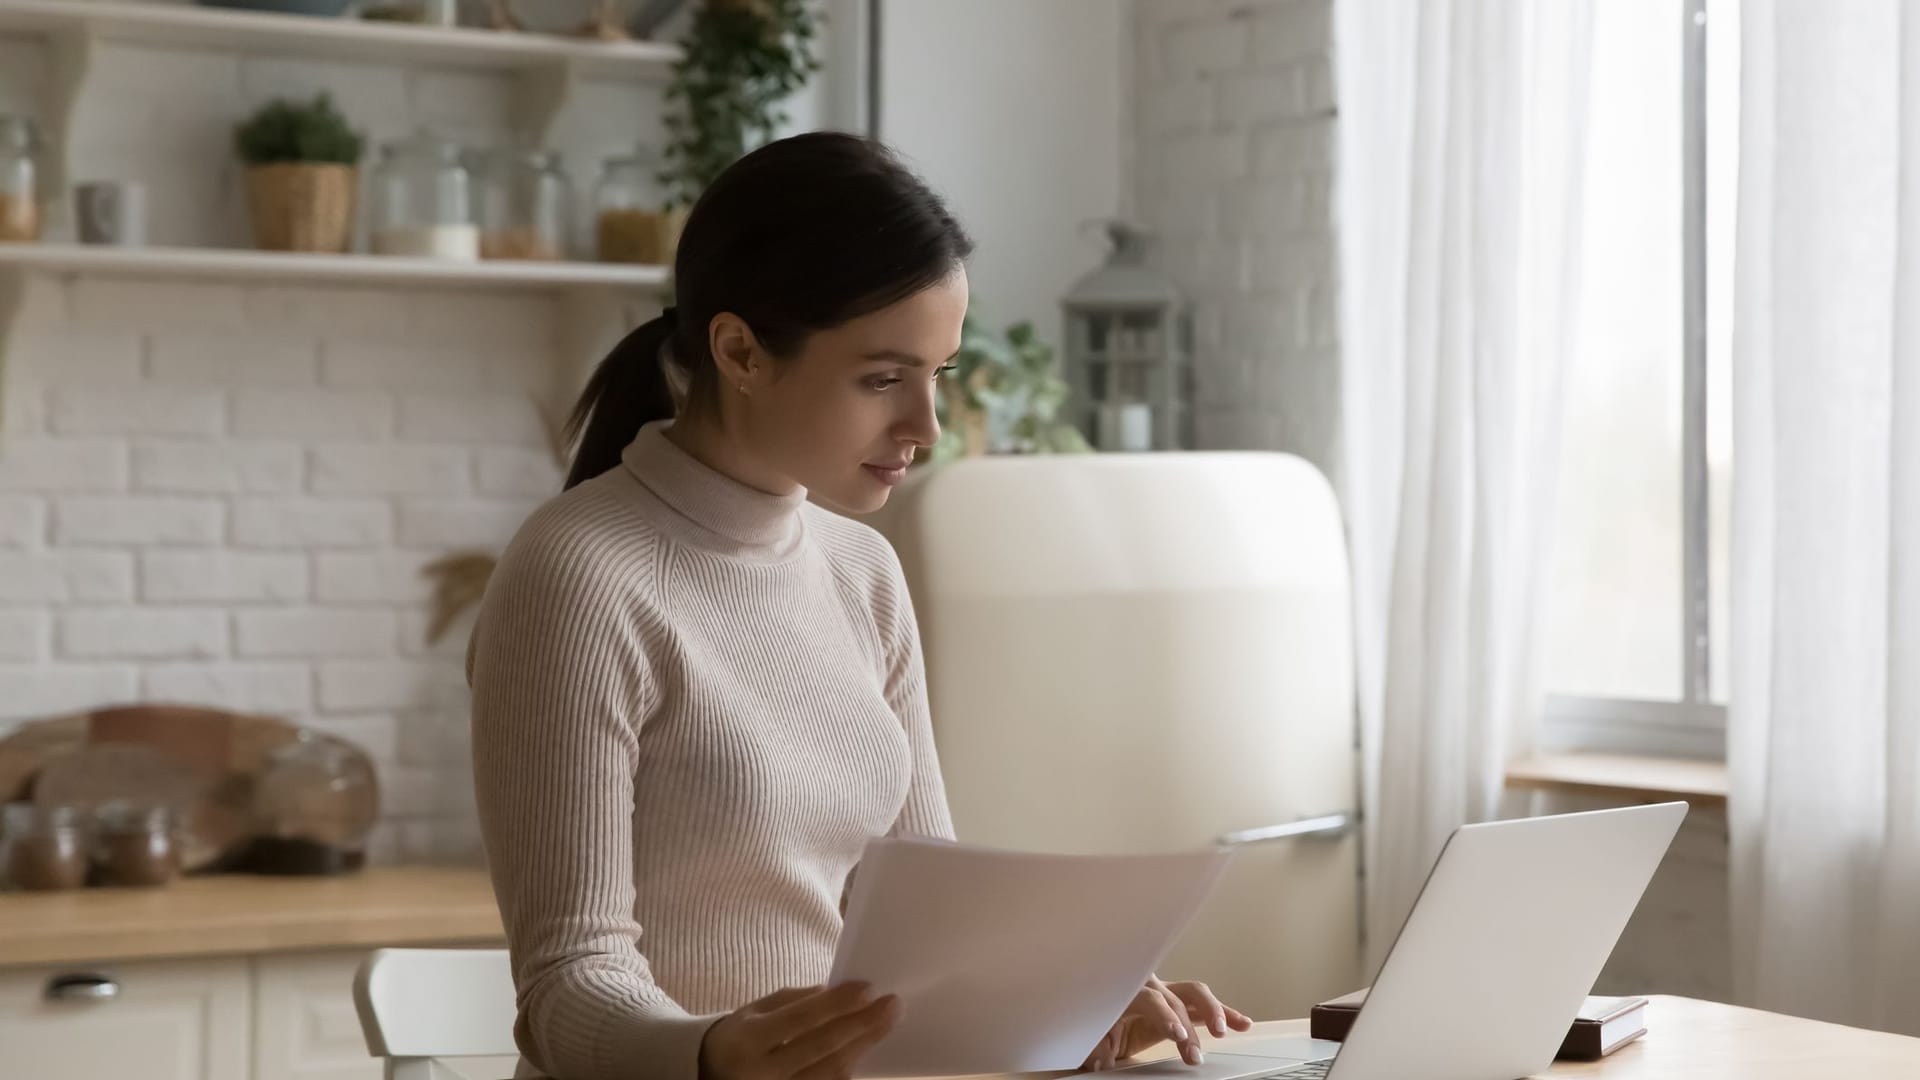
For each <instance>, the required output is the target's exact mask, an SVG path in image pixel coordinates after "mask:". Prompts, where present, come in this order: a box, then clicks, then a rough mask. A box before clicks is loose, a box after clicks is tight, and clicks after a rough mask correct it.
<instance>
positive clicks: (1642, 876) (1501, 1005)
mask: <svg viewBox="0 0 1920 1080" xmlns="http://www.w3.org/2000/svg"><path fill="white" fill-rule="evenodd" d="M1686 813H1687V804H1686V803H1684V802H1669V803H1659V804H1656V805H1653V806H1631V807H1624V808H1621V809H1617V810H1595V811H1591V812H1588V813H1580V814H1560V815H1555V816H1550V817H1536V818H1522V819H1519V820H1516V821H1492V822H1487V823H1485V824H1480V825H1466V826H1462V827H1461V828H1459V829H1457V830H1455V831H1454V833H1453V835H1452V836H1451V837H1450V838H1449V839H1448V840H1447V844H1446V846H1445V847H1444V848H1443V849H1442V850H1441V852H1440V857H1439V859H1437V860H1436V861H1435V863H1434V867H1433V870H1432V872H1431V873H1430V874H1429V875H1428V876H1427V881H1426V884H1425V886H1424V887H1423V888H1422V889H1421V891H1420V897H1419V900H1418V901H1417V902H1416V903H1415V904H1414V907H1413V911H1412V912H1411V913H1410V914H1409V915H1408V916H1407V920H1406V923H1405V924H1404V925H1403V926H1402V927H1401V928H1400V935H1399V937H1397V938H1396V939H1395V940H1394V943H1393V947H1392V949H1391V950H1390V951H1389V952H1388V954H1387V959H1386V962H1385V963H1384V964H1383V965H1382V966H1381V968H1380V975H1379V977H1378V978H1376V979H1375V980H1374V982H1373V987H1372V989H1371V990H1369V991H1368V993H1367V1000H1366V1004H1365V1005H1364V1006H1363V1007H1362V1008H1361V1010H1360V1015H1359V1016H1358V1017H1356V1018H1355V1019H1354V1023H1353V1028H1352V1030H1350V1031H1349V1032H1348V1034H1347V1038H1346V1042H1345V1044H1344V1045H1343V1046H1342V1047H1341V1048H1340V1053H1339V1055H1338V1056H1337V1057H1336V1058H1335V1059H1334V1063H1333V1069H1332V1071H1331V1072H1330V1073H1329V1074H1328V1080H1404V1078H1405V1077H1409V1076H1418V1077H1420V1078H1421V1080H1510V1078H1512V1077H1516V1076H1527V1075H1530V1074H1533V1073H1537V1072H1543V1071H1545V1070H1546V1068H1547V1067H1548V1066H1549V1065H1551V1064H1552V1062H1553V1055H1554V1052H1555V1051H1557V1050H1558V1049H1559V1048H1560V1043H1561V1040H1563V1039H1564V1038H1565V1037H1566V1034H1567V1025H1568V1024H1569V1023H1571V1022H1572V1020H1573V1017H1574V1014H1575V1013H1577V1012H1578V1011H1579V1009H1580V1002H1581V1000H1582V999H1583V998H1584V997H1586V995H1587V993H1588V992H1589V991H1590V990H1591V989H1592V987H1593V982H1594V980H1595V979H1596V978H1598V977H1599V975H1600V969H1601V968H1602V967H1603V966H1605V964H1606V962H1607V957H1608V955H1609V954H1611V953H1612V952H1613V946H1614V943H1615V942H1616V941H1618V940H1619V938H1620V933H1621V931H1622V930H1624V929H1626V925H1627V919H1628V918H1629V917H1630V916H1632V914H1633V910H1634V908H1635V907H1637V906H1638V905H1639V903H1640V897H1641V894H1642V893H1644V892H1645V891H1646V888H1647V882H1648V881H1649V880H1651V879H1652V877H1653V872H1654V869H1655V868H1656V867H1658V866H1659V865H1660V860H1661V858H1662V857H1663V856H1664V855H1665V854H1666V851H1667V846H1668V845H1669V844H1670V843H1672V841H1673V836H1674V833H1675V832H1677V831H1678V830H1679V828H1680V821H1681V819H1682V818H1684V817H1685V816H1686Z"/></svg>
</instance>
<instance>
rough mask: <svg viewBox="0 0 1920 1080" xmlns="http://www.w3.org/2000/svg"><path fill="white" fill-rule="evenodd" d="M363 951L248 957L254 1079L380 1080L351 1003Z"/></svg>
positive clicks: (377, 1065) (377, 1061)
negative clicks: (251, 997) (251, 989)
mask: <svg viewBox="0 0 1920 1080" xmlns="http://www.w3.org/2000/svg"><path fill="white" fill-rule="evenodd" d="M366 955H367V951H366V950H365V949H348V950H342V951H335V952H314V953H281V954H275V955H265V956H258V957H255V958H254V961H253V994H254V997H253V1018H254V1026H253V1080H380V1077H381V1075H382V1063H381V1061H380V1059H379V1058H376V1057H373V1056H371V1055H369V1054H368V1053H367V1041H366V1039H365V1038H363V1037H362V1036H361V1034H360V1016H359V1014H358V1013H357V1012H355V1011H354V1008H353V973H354V970H355V969H356V968H358V967H359V965H360V961H361V960H362V959H363V958H365V956H366Z"/></svg>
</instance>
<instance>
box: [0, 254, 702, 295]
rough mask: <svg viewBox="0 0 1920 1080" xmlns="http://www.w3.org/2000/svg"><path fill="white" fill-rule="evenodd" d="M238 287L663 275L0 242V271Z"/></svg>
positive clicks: (593, 267) (603, 281)
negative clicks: (179, 280) (184, 280)
mask: <svg viewBox="0 0 1920 1080" xmlns="http://www.w3.org/2000/svg"><path fill="white" fill-rule="evenodd" d="M8 270H19V271H28V272H37V273H54V274H104V275H112V276H121V277H142V278H200V279H214V280H225V281H244V282H284V283H292V284H298V283H306V284H351V285H416V286H448V287H459V288H497V289H532V290H539V291H560V290H567V289H581V288H608V289H627V290H636V291H646V292H661V291H664V290H665V289H666V288H667V281H668V276H669V275H668V269H667V267H664V266H639V265H631V264H625V263H582V262H521V261H513V260H506V259H489V260H482V261H479V262H449V261H445V260H439V259H413V258H403V257H400V256H395V255H305V254H292V253H285V252H277V251H250V250H220V249H211V248H155V247H146V248H116V247H87V246H82V245H78V244H0V271H8Z"/></svg>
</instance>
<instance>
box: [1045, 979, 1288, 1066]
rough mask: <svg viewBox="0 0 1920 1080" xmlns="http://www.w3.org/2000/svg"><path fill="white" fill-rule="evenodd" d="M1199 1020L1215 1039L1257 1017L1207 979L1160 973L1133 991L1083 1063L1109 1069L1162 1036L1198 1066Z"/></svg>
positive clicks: (1147, 1047)
mask: <svg viewBox="0 0 1920 1080" xmlns="http://www.w3.org/2000/svg"><path fill="white" fill-rule="evenodd" d="M1196 1024H1203V1025H1205V1026H1206V1029H1207V1030H1208V1031H1210V1032H1212V1033H1213V1034H1214V1036H1215V1037H1216V1038H1218V1037H1220V1036H1223V1035H1225V1034H1226V1033H1227V1031H1228V1030H1229V1029H1231V1030H1233V1031H1246V1030H1248V1029H1249V1028H1251V1027H1253V1021H1252V1020H1250V1019H1248V1018H1247V1017H1246V1016H1245V1015H1243V1014H1242V1013H1241V1012H1240V1011H1239V1010H1237V1009H1230V1008H1228V1007H1227V1006H1225V1005H1222V1004H1221V1003H1220V999H1219V998H1217V997H1214V996H1213V991H1211V990H1209V989H1207V984H1206V983H1198V982H1177V983H1164V982H1161V981H1160V980H1159V978H1158V977H1155V978H1151V979H1148V980H1147V985H1146V986H1144V987H1142V988H1141V990H1140V992H1139V993H1137V994H1135V995H1133V1001H1132V1002H1130V1003H1129V1004H1128V1005H1127V1011H1126V1012H1124V1013H1121V1014H1120V1019H1119V1020H1117V1021H1115V1022H1114V1025H1113V1029H1112V1030H1111V1031H1108V1032H1107V1035H1106V1037H1105V1038H1103V1039H1101V1040H1100V1045H1098V1046H1096V1047H1094V1048H1093V1053H1091V1054H1088V1055H1087V1060H1086V1061H1084V1062H1082V1063H1081V1065H1080V1068H1082V1069H1083V1070H1088V1071H1093V1072H1098V1071H1100V1070H1103V1069H1111V1068H1113V1066H1114V1063H1115V1062H1118V1061H1124V1060H1125V1059H1127V1058H1130V1057H1133V1056H1134V1055H1135V1054H1138V1053H1141V1052H1142V1051H1145V1050H1148V1049H1151V1048H1152V1047H1154V1046H1156V1045H1158V1044H1159V1042H1160V1041H1161V1040H1162V1039H1172V1040H1173V1041H1174V1042H1176V1043H1179V1044H1180V1058H1181V1060H1182V1061H1185V1062H1186V1063H1187V1064H1189V1065H1198V1064H1200V1062H1201V1061H1202V1060H1204V1059H1203V1058H1202V1057H1201V1054H1200V1036H1199V1034H1198V1033H1197V1032H1196V1031H1195V1030H1194V1025H1196Z"/></svg>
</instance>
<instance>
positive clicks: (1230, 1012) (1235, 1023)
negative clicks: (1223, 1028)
mask: <svg viewBox="0 0 1920 1080" xmlns="http://www.w3.org/2000/svg"><path fill="white" fill-rule="evenodd" d="M1226 1008H1227V1026H1228V1027H1230V1028H1232V1029H1233V1030H1235V1031H1252V1030H1253V1017H1251V1016H1248V1015H1247V1014H1246V1013H1243V1012H1241V1011H1240V1010H1239V1009H1236V1008H1234V1007H1233V1006H1231V1005H1229V1006H1227V1007H1226Z"/></svg>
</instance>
